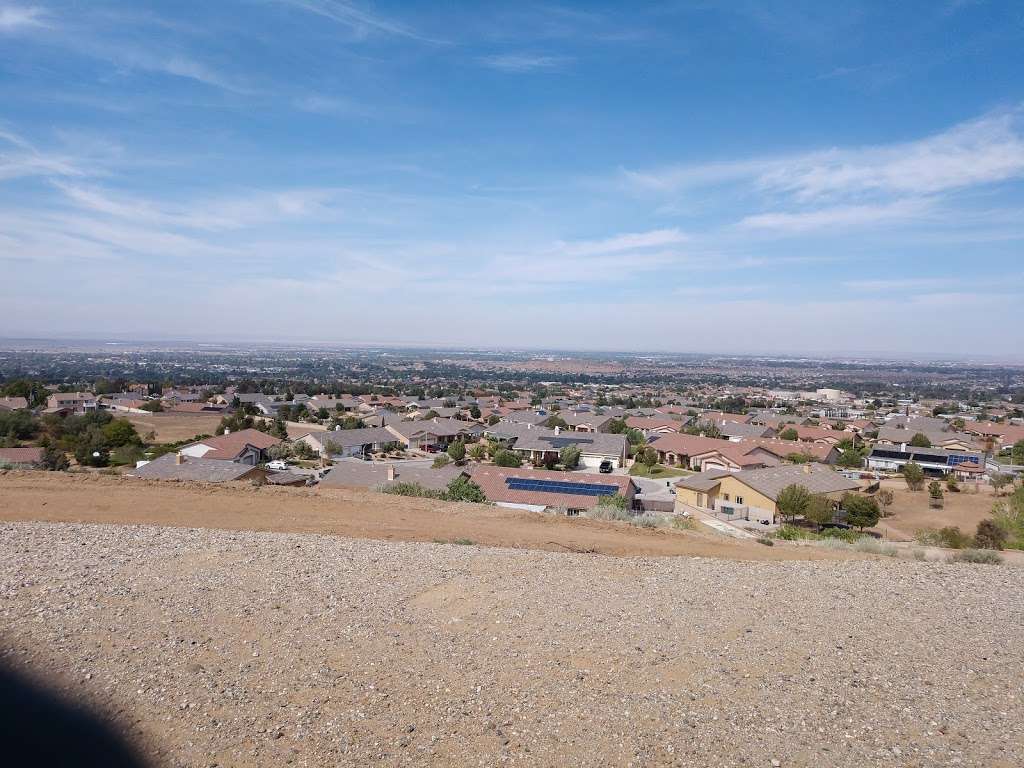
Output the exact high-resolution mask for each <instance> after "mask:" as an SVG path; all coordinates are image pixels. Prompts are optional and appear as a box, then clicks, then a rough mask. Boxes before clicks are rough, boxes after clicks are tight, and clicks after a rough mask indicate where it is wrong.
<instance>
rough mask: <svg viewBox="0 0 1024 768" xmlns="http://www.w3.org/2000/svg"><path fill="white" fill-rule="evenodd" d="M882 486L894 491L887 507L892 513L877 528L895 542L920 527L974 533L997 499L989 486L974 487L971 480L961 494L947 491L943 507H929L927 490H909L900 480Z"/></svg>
mask: <svg viewBox="0 0 1024 768" xmlns="http://www.w3.org/2000/svg"><path fill="white" fill-rule="evenodd" d="M884 487H886V488H889V489H891V490H892V492H893V496H894V498H893V503H892V506H891V507H890V508H889V510H890V512H892V513H893V514H892V515H891V516H890V517H886V518H883V519H882V521H881V522H880V523H879V524H878V526H877V528H876V530H878V531H880V532H882V533H883V534H884V535H885V536H886V538H891V539H895V540H897V541H910V540H911V539H913V538H914V534H915V533H916V532H917V531H919V530H921V529H922V528H943V527H945V526H947V525H956V526H959V527H960V530H962V531H963V532H964V533H967V534H973V533H974V531H975V529H976V528H977V527H978V523H979V522H981V521H982V520H984V519H985V518H988V517H991V516H992V504H993V503H994V502H995V501H996V497H995V496H994V495H993V492H992V488H991V486H989V485H987V484H982V485H980V487H978V488H977V490H976V489H975V486H974V484H973V483H970V484H968V483H962V484H961V488H962V489H963V490H962V491H961V492H960V493H949V492H948V491H947V492H946V495H945V498H944V502H943V508H942V509H932V508H931V507H929V506H928V491H927V489H925V490H921V491H908V490H907V485H906V483H904V482H903V481H898V482H897V481H886V482H885V483H884Z"/></svg>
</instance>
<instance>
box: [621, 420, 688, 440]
mask: <svg viewBox="0 0 1024 768" xmlns="http://www.w3.org/2000/svg"><path fill="white" fill-rule="evenodd" d="M626 426H627V427H629V428H630V429H638V430H640V432H641V433H643V436H644V437H650V436H651V435H675V434H678V433H679V432H681V431H682V430H683V427H684V426H685V422H683V421H679V420H677V419H671V418H667V417H664V416H663V417H661V418H658V417H656V416H627V417H626Z"/></svg>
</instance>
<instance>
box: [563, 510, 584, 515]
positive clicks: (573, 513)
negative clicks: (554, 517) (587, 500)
mask: <svg viewBox="0 0 1024 768" xmlns="http://www.w3.org/2000/svg"><path fill="white" fill-rule="evenodd" d="M582 511H583V510H582V509H567V510H565V516H566V517H579V516H580V512H582Z"/></svg>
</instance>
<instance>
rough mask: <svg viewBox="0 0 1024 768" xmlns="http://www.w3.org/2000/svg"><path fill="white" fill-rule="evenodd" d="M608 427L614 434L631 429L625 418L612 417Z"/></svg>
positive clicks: (623, 432)
mask: <svg viewBox="0 0 1024 768" xmlns="http://www.w3.org/2000/svg"><path fill="white" fill-rule="evenodd" d="M606 429H607V430H608V432H610V433H611V434H613V435H622V434H625V432H626V430H627V429H629V425H628V424H626V420H625V419H612V420H611V421H609V422H608V426H607V427H606Z"/></svg>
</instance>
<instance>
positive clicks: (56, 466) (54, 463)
mask: <svg viewBox="0 0 1024 768" xmlns="http://www.w3.org/2000/svg"><path fill="white" fill-rule="evenodd" d="M40 463H41V465H42V467H43V469H48V470H50V471H52V472H63V471H64V470H66V469H67V468H68V467H69V466H70V462H69V461H68V457H67V455H65V453H64V451H62V450H60V449H58V448H54V447H53V446H52V445H51V446H47V447H46V448H44V449H43V459H42V461H41V462H40Z"/></svg>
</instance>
